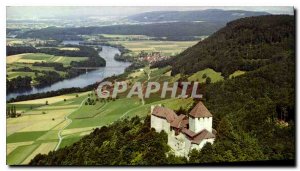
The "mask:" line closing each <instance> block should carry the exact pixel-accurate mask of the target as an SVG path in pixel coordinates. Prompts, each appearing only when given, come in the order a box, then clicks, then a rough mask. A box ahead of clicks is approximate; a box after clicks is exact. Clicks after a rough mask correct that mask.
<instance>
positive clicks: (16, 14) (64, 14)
mask: <svg viewBox="0 0 300 171" xmlns="http://www.w3.org/2000/svg"><path fill="white" fill-rule="evenodd" d="M206 9H221V10H246V11H260V12H268V13H271V14H289V15H293V14H294V8H293V7H287V6H283V7H272V6H271V7H269V6H262V7H256V6H246V7H222V6H220V7H218V6H214V7H204V6H198V7H188V6H184V7H180V6H170V7H168V6H157V7H139V6H133V7H127V6H126V7H124V6H114V7H108V6H98V7H93V6H89V7H88V6H10V7H7V8H6V10H7V11H6V12H7V13H6V14H7V16H6V17H7V19H50V18H57V17H59V18H75V17H93V16H95V17H96V16H97V17H108V16H111V17H126V16H129V15H134V14H138V13H143V12H152V11H191V10H206Z"/></svg>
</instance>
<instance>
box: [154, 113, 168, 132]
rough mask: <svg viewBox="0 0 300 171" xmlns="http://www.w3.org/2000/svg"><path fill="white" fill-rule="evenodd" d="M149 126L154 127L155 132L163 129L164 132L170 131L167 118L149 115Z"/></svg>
mask: <svg viewBox="0 0 300 171" xmlns="http://www.w3.org/2000/svg"><path fill="white" fill-rule="evenodd" d="M151 128H155V130H156V132H161V131H162V130H164V131H165V132H166V133H169V132H170V123H168V122H167V120H165V119H162V118H159V117H157V116H154V115H151Z"/></svg>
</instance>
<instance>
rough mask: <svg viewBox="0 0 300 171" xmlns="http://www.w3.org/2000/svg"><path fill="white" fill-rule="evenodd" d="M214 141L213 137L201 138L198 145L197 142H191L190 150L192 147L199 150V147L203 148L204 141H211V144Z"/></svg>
mask: <svg viewBox="0 0 300 171" xmlns="http://www.w3.org/2000/svg"><path fill="white" fill-rule="evenodd" d="M214 141H215V139H214V138H209V139H204V140H202V141H201V142H200V144H199V145H198V144H192V146H191V150H192V149H196V150H201V149H202V148H203V146H204V145H205V144H206V143H211V144H213V143H214Z"/></svg>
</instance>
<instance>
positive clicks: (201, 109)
mask: <svg viewBox="0 0 300 171" xmlns="http://www.w3.org/2000/svg"><path fill="white" fill-rule="evenodd" d="M190 116H192V117H194V118H204V117H212V114H211V113H210V112H209V111H208V109H207V108H206V107H205V106H204V104H203V103H202V102H201V101H200V102H199V103H198V104H197V105H196V106H195V107H194V108H193V109H192V110H191V112H190Z"/></svg>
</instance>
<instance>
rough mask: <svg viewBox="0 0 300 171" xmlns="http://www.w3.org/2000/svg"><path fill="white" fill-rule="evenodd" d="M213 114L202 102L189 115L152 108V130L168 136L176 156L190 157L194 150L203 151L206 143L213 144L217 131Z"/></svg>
mask: <svg viewBox="0 0 300 171" xmlns="http://www.w3.org/2000/svg"><path fill="white" fill-rule="evenodd" d="M212 119H213V116H212V114H211V113H210V112H209V111H208V109H207V108H206V107H205V106H204V104H203V103H202V102H201V101H200V102H199V103H198V104H197V105H196V106H195V107H194V108H193V109H192V110H191V112H190V113H189V114H188V116H187V115H184V114H180V115H177V114H176V113H175V112H174V111H173V110H171V109H168V108H165V107H161V106H160V105H156V106H151V128H154V129H155V130H156V131H157V132H161V131H162V130H164V131H165V132H166V133H167V134H168V145H169V146H170V147H171V148H172V151H173V152H174V154H175V155H176V156H185V157H188V154H189V152H190V151H191V150H192V149H196V150H201V148H202V147H203V146H204V145H205V144H206V143H211V144H213V142H214V140H215V135H216V130H214V129H213V128H212Z"/></svg>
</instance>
